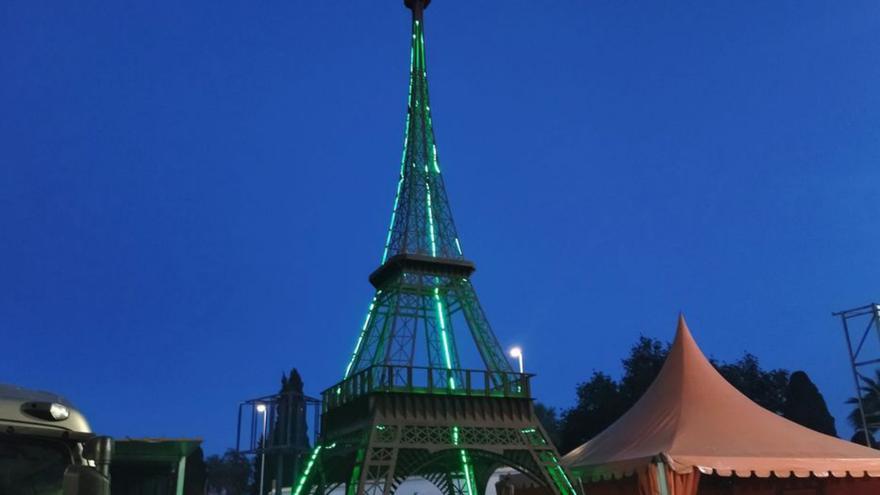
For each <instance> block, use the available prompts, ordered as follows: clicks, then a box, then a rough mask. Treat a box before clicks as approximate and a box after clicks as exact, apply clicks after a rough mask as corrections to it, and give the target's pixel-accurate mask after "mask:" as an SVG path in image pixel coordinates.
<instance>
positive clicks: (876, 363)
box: [832, 303, 880, 447]
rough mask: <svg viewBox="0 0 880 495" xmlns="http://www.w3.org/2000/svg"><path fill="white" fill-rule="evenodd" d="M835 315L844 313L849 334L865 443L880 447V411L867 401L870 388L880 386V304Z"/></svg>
mask: <svg viewBox="0 0 880 495" xmlns="http://www.w3.org/2000/svg"><path fill="white" fill-rule="evenodd" d="M832 315H833V316H837V317H840V323H841V325H842V327H843V334H844V336H845V337H846V347H847V350H848V351H849V364H850V367H851V368H852V374H853V381H854V382H855V387H856V404H857V405H858V409H859V422H860V423H861V428H859V429H858V430H859V432H860V433H861V434H862V435H864V438H865V445H867V446H868V447H876V443H877V442H876V441H875V439H874V438H873V435H874V433H876V432H877V431H878V430H880V411H877V410H876V407H874V408H872V407H871V406H873V404H870V403H868V404H866V401H865V399H866V398H867V397H866V395H867V394H868V392H869V391H871V390H875V389H876V388H877V387H878V384H877V376H876V375H877V372H878V370H880V304H877V303H871V304H868V305H865V306H860V307H858V308H853V309H848V310H845V311H839V312H836V313H832ZM868 402H870V401H868Z"/></svg>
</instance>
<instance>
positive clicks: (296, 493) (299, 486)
mask: <svg viewBox="0 0 880 495" xmlns="http://www.w3.org/2000/svg"><path fill="white" fill-rule="evenodd" d="M320 452H321V446H320V445H318V446H317V447H315V450H313V451H312V455H311V456H310V457H309V462H308V464H306V469H305V470H304V471H303V474H302V476H300V477H299V481H298V482H297V483H296V489H295V490H294V491H293V495H299V493H300V492H301V491H302V489H303V486H304V485H305V484H306V480H307V479H308V477H309V473H311V472H312V468H313V467H314V466H315V459H317V458H318V454H319V453H320Z"/></svg>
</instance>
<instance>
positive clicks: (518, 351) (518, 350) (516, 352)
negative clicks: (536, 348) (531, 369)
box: [510, 346, 524, 374]
mask: <svg viewBox="0 0 880 495" xmlns="http://www.w3.org/2000/svg"><path fill="white" fill-rule="evenodd" d="M510 357H512V358H516V359H517V360H518V361H519V372H520V374H522V373H524V371H523V352H522V347H519V346H517V347H512V348H511V349H510Z"/></svg>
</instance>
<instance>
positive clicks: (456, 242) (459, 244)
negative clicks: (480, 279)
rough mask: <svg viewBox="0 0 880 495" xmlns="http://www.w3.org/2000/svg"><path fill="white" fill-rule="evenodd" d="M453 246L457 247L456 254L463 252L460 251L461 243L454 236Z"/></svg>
mask: <svg viewBox="0 0 880 495" xmlns="http://www.w3.org/2000/svg"><path fill="white" fill-rule="evenodd" d="M455 248H456V249H458V254H462V255H463V254H464V253H462V252H461V243H460V242H458V237H456V238H455Z"/></svg>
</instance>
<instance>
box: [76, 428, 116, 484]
mask: <svg viewBox="0 0 880 495" xmlns="http://www.w3.org/2000/svg"><path fill="white" fill-rule="evenodd" d="M83 457H85V458H86V459H88V460H90V461H94V462H95V469H97V470H98V472H99V473H101V474H102V475H104V477H106V478H107V479H110V461H111V460H112V459H113V439H112V438H110V437H92V438H90V439H89V440H88V441H87V442H86V444H85V446H84V447H83Z"/></svg>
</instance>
